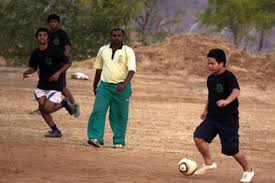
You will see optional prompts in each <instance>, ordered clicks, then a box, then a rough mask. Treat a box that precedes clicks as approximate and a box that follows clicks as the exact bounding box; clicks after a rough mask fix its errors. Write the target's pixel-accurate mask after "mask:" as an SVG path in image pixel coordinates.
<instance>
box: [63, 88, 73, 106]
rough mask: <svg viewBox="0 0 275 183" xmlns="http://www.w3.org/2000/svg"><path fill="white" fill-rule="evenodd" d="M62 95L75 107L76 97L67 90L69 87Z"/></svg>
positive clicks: (64, 89)
mask: <svg viewBox="0 0 275 183" xmlns="http://www.w3.org/2000/svg"><path fill="white" fill-rule="evenodd" d="M62 95H64V96H65V97H68V98H69V99H70V102H71V103H72V104H73V105H74V104H75V100H74V97H73V95H72V93H71V91H70V90H69V89H68V88H67V87H64V88H63V90H62Z"/></svg>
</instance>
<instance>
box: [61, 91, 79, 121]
mask: <svg viewBox="0 0 275 183" xmlns="http://www.w3.org/2000/svg"><path fill="white" fill-rule="evenodd" d="M62 95H64V96H65V97H68V98H69V100H70V102H71V104H72V105H73V107H74V111H73V113H74V116H75V117H78V116H79V115H80V106H79V105H78V104H77V103H75V100H74V97H73V95H72V93H71V91H70V90H69V89H68V88H67V87H64V88H63V90H62Z"/></svg>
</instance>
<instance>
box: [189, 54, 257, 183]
mask: <svg viewBox="0 0 275 183" xmlns="http://www.w3.org/2000/svg"><path fill="white" fill-rule="evenodd" d="M207 60H208V68H209V70H210V72H211V73H212V74H211V75H209V76H208V78H207V88H208V101H207V104H206V106H205V109H204V111H203V113H202V114H201V119H202V120H203V121H202V123H201V124H200V125H199V126H198V127H197V129H196V130H195V132H194V141H195V144H196V146H197V148H198V150H199V152H200V153H201V155H202V157H203V159H204V164H203V165H202V166H201V167H200V168H199V169H198V170H197V171H196V172H195V174H197V175H201V174H204V173H206V172H207V171H209V170H213V169H216V168H217V163H216V162H214V161H213V160H212V158H211V155H210V152H209V147H208V144H210V143H211V141H212V140H213V139H214V138H215V137H216V135H217V134H218V135H219V137H220V140H221V145H222V153H223V154H225V155H227V156H233V157H234V159H235V160H236V161H237V162H238V163H239V164H240V165H241V167H242V168H243V171H244V172H243V175H242V177H241V179H240V181H241V182H251V180H252V178H253V176H254V171H253V170H252V168H251V166H250V165H249V164H248V162H247V160H246V158H245V156H244V154H243V153H242V152H240V151H239V134H238V130H239V111H238V106H239V102H238V97H239V95H240V87H239V84H238V81H237V79H236V77H235V75H234V74H233V73H232V72H230V71H228V70H226V68H225V64H226V56H225V53H224V51H223V50H221V49H212V50H210V52H209V53H208V54H207Z"/></svg>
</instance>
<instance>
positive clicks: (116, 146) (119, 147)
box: [114, 144, 125, 149]
mask: <svg viewBox="0 0 275 183" xmlns="http://www.w3.org/2000/svg"><path fill="white" fill-rule="evenodd" d="M114 148H115V149H123V148H125V145H122V144H115V145H114Z"/></svg>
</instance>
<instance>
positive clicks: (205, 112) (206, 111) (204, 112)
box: [200, 99, 208, 120]
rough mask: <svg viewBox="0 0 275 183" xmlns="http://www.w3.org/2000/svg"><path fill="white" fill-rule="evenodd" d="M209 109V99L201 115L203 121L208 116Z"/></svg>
mask: <svg viewBox="0 0 275 183" xmlns="http://www.w3.org/2000/svg"><path fill="white" fill-rule="evenodd" d="M207 108H208V99H207V102H206V105H205V108H204V111H203V112H202V114H201V116H200V118H201V120H205V118H206V115H207V113H208V109H207Z"/></svg>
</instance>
